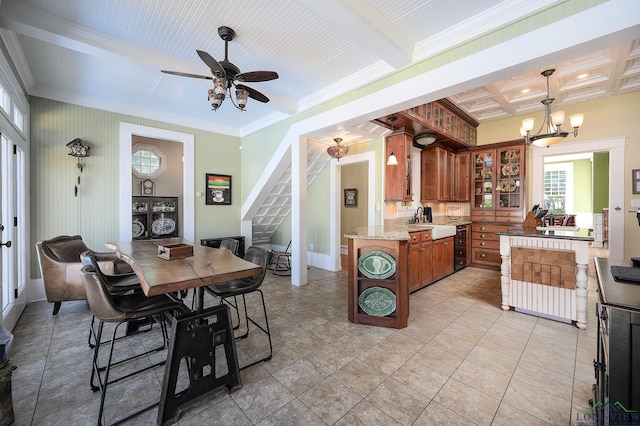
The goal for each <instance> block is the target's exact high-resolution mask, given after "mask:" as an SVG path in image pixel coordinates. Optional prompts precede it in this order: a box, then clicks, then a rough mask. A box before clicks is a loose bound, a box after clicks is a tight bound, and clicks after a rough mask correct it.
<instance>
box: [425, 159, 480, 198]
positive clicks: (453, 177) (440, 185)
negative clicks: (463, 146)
mask: <svg viewBox="0 0 640 426" xmlns="http://www.w3.org/2000/svg"><path fill="white" fill-rule="evenodd" d="M469 172H470V167H469V152H468V151H463V152H459V153H455V152H453V151H450V150H448V149H446V148H444V147H442V146H430V147H427V148H424V149H423V150H422V153H421V174H422V176H421V180H420V201H421V202H430V201H444V202H446V201H469V186H470V182H469Z"/></svg>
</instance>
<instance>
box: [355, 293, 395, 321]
mask: <svg viewBox="0 0 640 426" xmlns="http://www.w3.org/2000/svg"><path fill="white" fill-rule="evenodd" d="M358 305H359V306H360V308H361V309H362V310H363V311H364V312H365V313H366V314H368V315H373V316H376V317H386V316H387V315H389V314H390V313H392V312H393V311H395V310H396V295H395V294H393V292H392V291H391V290H389V289H388V288H382V287H369V288H368V289H366V290H365V291H363V292H362V293H360V296H359V297H358Z"/></svg>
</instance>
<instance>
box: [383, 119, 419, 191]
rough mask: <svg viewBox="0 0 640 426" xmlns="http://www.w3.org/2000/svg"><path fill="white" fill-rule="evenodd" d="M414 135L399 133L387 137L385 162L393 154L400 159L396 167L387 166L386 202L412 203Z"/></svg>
mask: <svg viewBox="0 0 640 426" xmlns="http://www.w3.org/2000/svg"><path fill="white" fill-rule="evenodd" d="M412 146H413V135H411V134H409V133H406V132H404V131H402V130H401V131H398V132H395V133H392V134H391V135H390V136H387V138H386V142H385V162H386V161H387V159H388V158H389V156H390V155H391V153H393V154H394V155H395V156H396V158H397V159H398V164H397V165H395V166H391V165H386V166H385V167H386V169H385V177H386V182H385V201H411V200H412V198H413V193H412V190H411V180H412V176H411V154H412V153H411V151H412V149H411V148H412Z"/></svg>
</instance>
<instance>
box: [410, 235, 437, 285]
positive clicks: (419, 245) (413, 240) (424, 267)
mask: <svg viewBox="0 0 640 426" xmlns="http://www.w3.org/2000/svg"><path fill="white" fill-rule="evenodd" d="M432 263H433V243H432V241H431V231H420V232H410V233H409V292H413V291H415V290H418V289H419V288H422V287H424V286H426V285H428V284H430V283H431V282H432V281H433V273H432Z"/></svg>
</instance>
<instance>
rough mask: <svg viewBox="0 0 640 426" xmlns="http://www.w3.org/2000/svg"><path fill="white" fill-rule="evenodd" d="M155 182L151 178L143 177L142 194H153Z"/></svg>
mask: <svg viewBox="0 0 640 426" xmlns="http://www.w3.org/2000/svg"><path fill="white" fill-rule="evenodd" d="M154 186H155V182H153V181H152V180H151V179H145V180H143V181H142V195H153V190H154Z"/></svg>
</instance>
